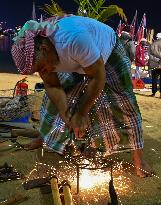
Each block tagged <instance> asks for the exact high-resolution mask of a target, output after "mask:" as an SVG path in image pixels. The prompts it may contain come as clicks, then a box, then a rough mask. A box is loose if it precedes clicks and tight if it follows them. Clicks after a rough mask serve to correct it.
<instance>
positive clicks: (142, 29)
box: [136, 13, 146, 43]
mask: <svg viewBox="0 0 161 205" xmlns="http://www.w3.org/2000/svg"><path fill="white" fill-rule="evenodd" d="M145 28H146V14H145V13H144V15H143V17H142V20H141V23H140V26H139V29H138V31H137V34H136V40H137V43H140V40H141V39H142V38H144V37H145Z"/></svg>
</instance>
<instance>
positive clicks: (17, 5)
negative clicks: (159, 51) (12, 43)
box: [0, 0, 161, 33]
mask: <svg viewBox="0 0 161 205" xmlns="http://www.w3.org/2000/svg"><path fill="white" fill-rule="evenodd" d="M55 1H56V2H57V3H58V4H59V5H60V6H61V7H62V8H63V9H64V10H66V11H68V12H73V13H74V12H75V11H76V10H77V4H76V3H75V2H74V0H55ZM32 2H33V1H32V0H24V1H22V0H1V1H0V3H1V4H0V21H7V25H8V26H10V27H13V26H16V25H23V24H24V23H25V22H26V21H27V20H29V19H30V18H31V15H32ZM106 2H107V3H106V5H107V6H108V5H110V4H116V5H118V6H119V7H121V8H123V10H124V12H125V14H126V16H127V18H128V22H129V23H130V22H131V21H132V19H133V16H134V14H135V11H136V10H138V23H137V24H138V25H139V24H140V21H141V18H142V16H143V13H146V15H147V28H154V30H155V33H156V32H160V31H161V20H160V19H161V7H160V6H159V5H160V3H159V2H160V0H157V1H156V0H155V1H147V0H107V1H106ZM35 3H36V13H37V16H40V14H41V13H42V14H43V12H42V11H41V10H40V9H39V7H40V6H42V5H44V4H45V3H51V1H50V0H35ZM118 23H119V18H118V17H114V18H112V19H110V21H109V25H110V26H113V27H116V25H118Z"/></svg>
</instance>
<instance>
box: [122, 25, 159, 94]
mask: <svg viewBox="0 0 161 205" xmlns="http://www.w3.org/2000/svg"><path fill="white" fill-rule="evenodd" d="M120 39H121V41H122V44H123V46H124V49H125V51H126V55H127V56H128V57H129V59H130V61H131V64H132V63H133V65H134V66H135V72H134V73H132V77H134V78H136V79H140V78H141V75H142V73H143V72H144V71H145V67H147V68H148V70H147V72H148V73H147V77H150V78H152V94H151V96H155V93H156V92H157V82H158V77H160V79H161V33H158V34H157V35H156V39H155V40H153V42H152V43H151V44H150V43H149V42H148V41H147V39H146V38H141V39H140V42H135V41H134V40H133V39H132V36H131V35H130V26H128V25H127V26H125V27H124V29H123V31H122V32H121V35H120ZM159 92H160V97H161V80H159Z"/></svg>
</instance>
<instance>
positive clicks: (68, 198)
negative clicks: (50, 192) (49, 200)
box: [62, 181, 73, 205]
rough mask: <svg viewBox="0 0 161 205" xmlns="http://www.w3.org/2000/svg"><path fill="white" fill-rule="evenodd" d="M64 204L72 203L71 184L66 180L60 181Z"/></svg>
mask: <svg viewBox="0 0 161 205" xmlns="http://www.w3.org/2000/svg"><path fill="white" fill-rule="evenodd" d="M62 186H63V194H64V201H65V205H73V202H72V201H73V200H72V194H71V186H70V184H69V182H68V181H64V182H63V183H62Z"/></svg>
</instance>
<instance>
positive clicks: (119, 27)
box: [116, 20, 125, 36]
mask: <svg viewBox="0 0 161 205" xmlns="http://www.w3.org/2000/svg"><path fill="white" fill-rule="evenodd" d="M124 27H125V24H124V23H122V22H121V20H120V22H119V25H118V27H117V30H116V33H117V34H118V36H121V32H122V30H123V29H124Z"/></svg>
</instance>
